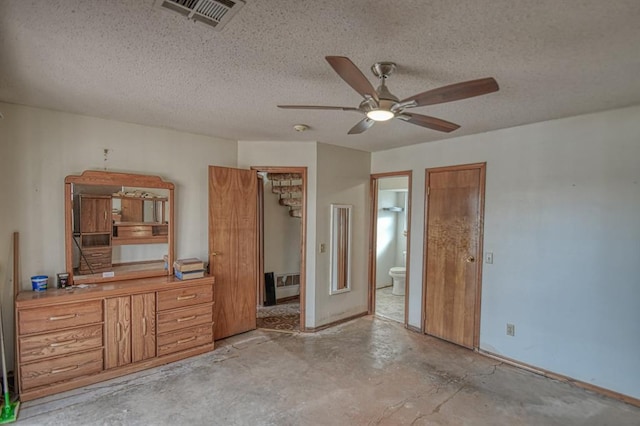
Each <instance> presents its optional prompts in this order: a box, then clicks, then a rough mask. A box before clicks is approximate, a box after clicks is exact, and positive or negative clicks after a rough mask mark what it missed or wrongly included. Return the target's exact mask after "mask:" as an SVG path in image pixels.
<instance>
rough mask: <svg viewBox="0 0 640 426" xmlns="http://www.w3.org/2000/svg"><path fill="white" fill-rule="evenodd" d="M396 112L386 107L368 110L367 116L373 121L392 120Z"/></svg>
mask: <svg viewBox="0 0 640 426" xmlns="http://www.w3.org/2000/svg"><path fill="white" fill-rule="evenodd" d="M394 115H395V114H394V113H392V112H391V111H387V110H384V109H374V110H372V111H369V112H367V117H368V118H370V119H371V120H373V121H387V120H391V119H392V118H393V116H394Z"/></svg>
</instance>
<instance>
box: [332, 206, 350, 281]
mask: <svg viewBox="0 0 640 426" xmlns="http://www.w3.org/2000/svg"><path fill="white" fill-rule="evenodd" d="M352 210H353V205H351V204H331V250H330V253H331V259H330V261H329V264H330V282H331V285H330V287H329V294H340V293H345V292H348V291H351V245H352V233H353V231H352V230H353V226H352V222H353V220H352V217H353V214H352V213H353V211H352ZM338 215H340V217H339V218H337V217H336V216H338ZM345 228H346V229H345ZM341 284H342V285H341Z"/></svg>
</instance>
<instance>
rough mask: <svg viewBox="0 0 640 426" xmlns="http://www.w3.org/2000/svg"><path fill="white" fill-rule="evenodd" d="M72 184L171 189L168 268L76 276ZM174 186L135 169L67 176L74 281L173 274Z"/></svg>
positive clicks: (69, 262) (68, 252)
mask: <svg viewBox="0 0 640 426" xmlns="http://www.w3.org/2000/svg"><path fill="white" fill-rule="evenodd" d="M73 185H94V186H100V185H104V186H121V187H125V186H126V187H139V188H152V189H166V190H168V191H169V197H168V201H169V208H168V220H169V227H168V228H169V229H168V235H167V245H168V248H167V252H168V253H167V256H168V260H167V262H168V265H167V269H162V270H160V269H157V270H141V271H128V272H123V273H120V274H116V275H114V276H102V277H100V276H95V275H91V276H86V278H85V276H82V278H77V279H76V278H74V273H73V246H74V245H73V191H72V186H73ZM174 188H175V185H174V184H173V183H172V182H167V181H164V180H163V179H162V178H161V177H160V176H153V175H141V174H134V173H120V172H108V171H99V170H85V171H84V172H82V174H80V175H69V176H67V177H66V178H65V179H64V216H65V217H64V220H65V223H64V230H65V236H64V237H65V267H66V270H67V272H68V273H69V279H70V281H69V282H70V283H71V284H80V283H101V282H109V281H121V280H128V279H134V278H146V277H155V276H163V275H167V276H171V275H173V260H174V238H173V237H174V235H173V234H174V229H175V223H174V214H173V212H174Z"/></svg>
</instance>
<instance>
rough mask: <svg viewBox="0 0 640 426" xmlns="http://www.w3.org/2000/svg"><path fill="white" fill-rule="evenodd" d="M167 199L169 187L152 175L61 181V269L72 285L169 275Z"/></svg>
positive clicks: (97, 174) (94, 175)
mask: <svg viewBox="0 0 640 426" xmlns="http://www.w3.org/2000/svg"><path fill="white" fill-rule="evenodd" d="M173 199H174V185H173V183H171V182H165V181H163V180H162V179H161V178H160V177H158V176H148V175H137V174H131V173H115V172H103V171H85V172H83V173H82V174H81V175H79V176H78V175H72V176H67V177H66V178H65V247H66V269H67V271H68V272H69V273H70V274H71V279H72V282H73V283H74V284H80V283H96V282H105V281H114V280H123V279H131V278H142V277H150V276H160V275H171V274H173V268H172V266H173V227H174V224H173Z"/></svg>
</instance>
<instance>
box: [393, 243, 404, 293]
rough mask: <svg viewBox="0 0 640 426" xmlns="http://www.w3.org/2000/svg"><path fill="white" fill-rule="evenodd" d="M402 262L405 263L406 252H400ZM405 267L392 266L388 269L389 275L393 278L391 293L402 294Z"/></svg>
mask: <svg viewBox="0 0 640 426" xmlns="http://www.w3.org/2000/svg"><path fill="white" fill-rule="evenodd" d="M402 263H403V264H405V265H406V264H407V252H406V251H403V252H402ZM406 273H407V269H406V268H405V267H404V266H394V267H393V268H391V269H389V276H390V277H391V278H392V279H393V289H391V294H393V295H396V296H404V287H405V284H404V283H405V276H406Z"/></svg>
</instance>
